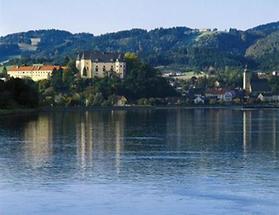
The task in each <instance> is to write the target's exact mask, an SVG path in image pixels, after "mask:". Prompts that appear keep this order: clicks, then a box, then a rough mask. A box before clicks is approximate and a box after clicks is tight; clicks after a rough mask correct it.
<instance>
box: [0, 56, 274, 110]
mask: <svg viewBox="0 0 279 215" xmlns="http://www.w3.org/2000/svg"><path fill="white" fill-rule="evenodd" d="M131 61H134V62H133V63H132V64H131ZM139 61H140V59H138V57H137V56H136V55H135V54H133V53H126V54H124V53H112V52H100V51H92V52H81V53H79V54H78V55H77V57H76V59H73V60H72V61H71V62H70V60H69V62H68V65H45V64H33V65H9V66H5V65H3V66H1V68H0V72H1V73H0V75H1V81H2V82H8V81H10V80H14V79H22V80H29V81H30V80H32V81H34V82H36V84H37V87H38V88H39V94H40V96H39V97H40V102H39V103H41V104H43V105H50V106H56V105H64V106H76V105H81V106H127V105H145V106H146V105H148V106H149V105H243V104H245V105H253V104H273V105H276V104H278V103H279V91H278V90H279V89H278V84H279V73H278V72H276V71H274V72H272V73H268V72H253V71H250V70H249V68H248V67H247V66H246V67H245V68H243V71H242V72H241V71H238V72H234V73H233V72H231V71H229V70H228V71H227V72H222V71H221V72H220V71H216V70H215V68H213V67H210V68H209V70H208V71H199V72H176V71H172V72H161V71H160V70H159V69H155V68H153V69H151V70H150V71H149V72H150V73H154V76H157V78H160V80H161V79H162V80H164V81H165V82H160V81H157V83H156V81H155V82H154V83H152V81H151V82H149V81H148V80H147V79H148V76H146V80H145V77H142V80H139V79H137V78H135V76H134V77H130V76H131V75H130V73H132V72H133V70H135V69H134V68H133V67H134V65H135V62H137V63H138V64H140V65H141V64H142V65H144V63H139ZM129 65H130V67H129ZM143 69H144V66H142V67H140V66H138V71H137V73H138V74H140V73H143V71H141V70H143ZM138 74H137V75H138ZM224 74H227V76H225V75H224ZM228 75H230V76H232V75H234V77H233V78H231V79H232V80H230V81H228V79H229V77H228ZM59 79H60V80H59ZM104 80H106V81H104ZM110 80H114V81H115V82H114V84H111V81H110ZM127 80H128V81H127ZM150 80H151V79H150ZM102 81H103V82H102ZM125 81H126V82H125ZM137 81H138V82H140V83H141V82H142V86H140V87H141V88H147V91H149V90H148V86H144V85H150V83H151V85H154V84H155V85H156V86H154V88H156V90H157V91H161V92H159V93H157V95H156V93H155V94H152V91H154V90H150V91H151V92H149V93H148V94H146V93H145V94H144V93H143V94H140V93H139V94H138V95H137V92H136V91H135V92H129V93H127V92H125V90H122V89H123V88H125V87H126V86H125V85H129V84H134V85H133V86H131V88H135V87H136V86H135V85H136V84H137V83H136V82H137ZM144 81H146V82H144ZM131 82H132V83H131ZM65 83H67V84H68V85H69V86H68V87H67V86H66V84H65ZM100 83H102V84H100ZM120 83H122V85H124V86H122V88H121V87H115V86H113V85H119V84H120ZM162 83H163V85H162V86H161V84H162ZM166 83H167V84H166ZM164 84H165V85H164ZM81 85H82V86H81ZM100 85H102V87H100V88H102V89H96V86H100ZM106 85H107V86H106ZM166 85H168V87H167V88H172V90H173V92H172V93H169V92H170V90H167V91H168V93H166V94H165V93H163V91H164V90H165V88H166V87H163V86H166ZM81 88H82V89H81ZM105 88H107V89H106V90H104V89H105ZM108 88H109V89H108ZM119 88H120V89H119ZM157 88H158V89H160V90H158V89H157ZM78 89H79V90H78ZM133 90H135V89H133ZM156 90H155V91H156ZM105 91H106V92H105ZM121 91H122V92H121ZM126 91H128V90H126ZM69 92H70V93H69ZM90 94H92V95H90ZM131 94H134V95H133V96H130V95H131ZM127 95H128V96H127ZM98 100H99V101H98ZM108 100H109V102H108ZM2 103H3V102H2Z"/></svg>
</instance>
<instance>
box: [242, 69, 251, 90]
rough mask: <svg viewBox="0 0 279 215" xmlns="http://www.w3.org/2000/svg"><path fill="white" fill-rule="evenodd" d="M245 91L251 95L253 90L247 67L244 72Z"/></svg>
mask: <svg viewBox="0 0 279 215" xmlns="http://www.w3.org/2000/svg"><path fill="white" fill-rule="evenodd" d="M243 90H244V91H245V93H246V94H248V95H250V94H251V92H252V88H251V74H250V72H249V71H248V69H247V66H246V68H245V70H244V73H243Z"/></svg>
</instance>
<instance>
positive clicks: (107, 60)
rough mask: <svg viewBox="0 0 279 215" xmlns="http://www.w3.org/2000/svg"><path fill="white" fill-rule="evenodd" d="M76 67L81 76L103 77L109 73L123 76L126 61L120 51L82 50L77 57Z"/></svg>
mask: <svg viewBox="0 0 279 215" xmlns="http://www.w3.org/2000/svg"><path fill="white" fill-rule="evenodd" d="M76 67H77V69H78V70H79V73H80V77H81V78H95V77H97V78H104V77H106V76H108V75H111V74H115V75H117V76H119V77H120V78H124V77H125V73H126V62H125V60H124V54H121V53H108V52H96V51H95V52H83V53H81V54H79V55H78V57H77V60H76Z"/></svg>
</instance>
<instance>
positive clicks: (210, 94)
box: [205, 88, 226, 101]
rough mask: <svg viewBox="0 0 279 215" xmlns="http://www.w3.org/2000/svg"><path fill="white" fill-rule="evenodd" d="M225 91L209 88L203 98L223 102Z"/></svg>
mask: <svg viewBox="0 0 279 215" xmlns="http://www.w3.org/2000/svg"><path fill="white" fill-rule="evenodd" d="M225 93H226V90H224V89H223V88H210V89H207V90H206V91H205V97H206V98H208V99H216V100H222V101H223V100H224V95H225Z"/></svg>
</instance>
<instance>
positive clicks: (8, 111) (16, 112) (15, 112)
mask: <svg viewBox="0 0 279 215" xmlns="http://www.w3.org/2000/svg"><path fill="white" fill-rule="evenodd" d="M165 109H233V110H246V109H279V106H278V105H191V106H140V105H135V106H107V107H82V106H80V107H79V106H77V107H40V108H34V109H0V116H5V115H19V114H20V115H22V114H29V113H38V112H55V111H60V112H61V111H137V110H165Z"/></svg>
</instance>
